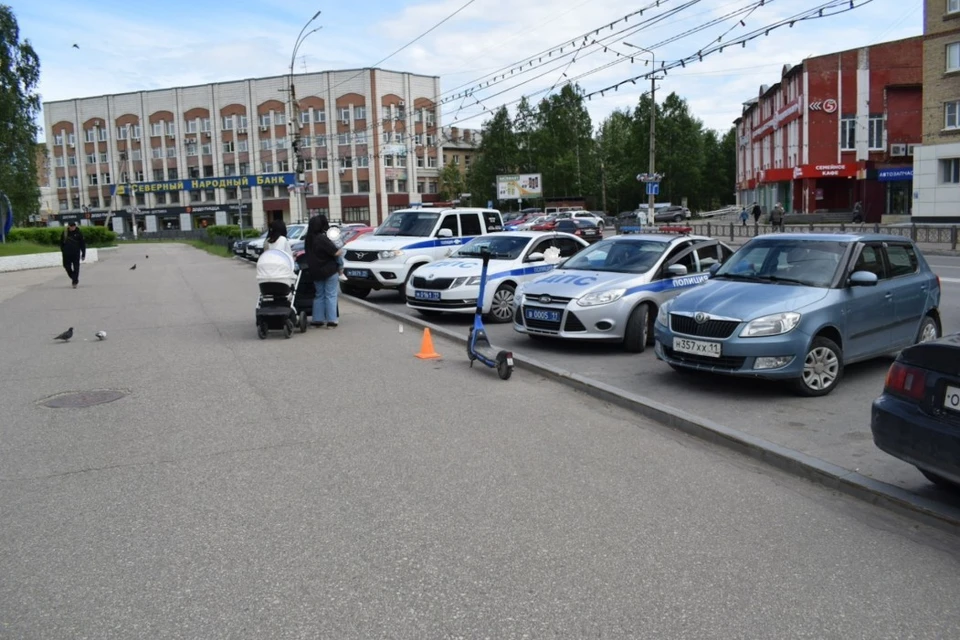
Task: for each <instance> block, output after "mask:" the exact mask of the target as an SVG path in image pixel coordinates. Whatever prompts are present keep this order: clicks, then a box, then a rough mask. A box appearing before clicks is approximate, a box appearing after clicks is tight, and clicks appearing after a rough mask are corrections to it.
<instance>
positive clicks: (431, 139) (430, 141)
mask: <svg viewBox="0 0 960 640" xmlns="http://www.w3.org/2000/svg"><path fill="white" fill-rule="evenodd" d="M436 141H437V139H436V138H435V137H434V136H431V135H429V134H428V135H427V146H428V147H432V146H434V144H435V143H436Z"/></svg>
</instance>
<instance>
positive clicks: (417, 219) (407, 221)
mask: <svg viewBox="0 0 960 640" xmlns="http://www.w3.org/2000/svg"><path fill="white" fill-rule="evenodd" d="M439 218H440V213H439V212H436V211H396V212H394V213H393V214H391V215H390V217H389V218H387V219H386V220H385V221H384V223H383V224H382V225H380V228H379V229H377V230H376V232H375V233H374V235H378V236H421V237H426V236H429V235H430V234H431V233H432V232H433V228H434V227H435V226H437V220H438V219H439Z"/></svg>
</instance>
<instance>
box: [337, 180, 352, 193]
mask: <svg viewBox="0 0 960 640" xmlns="http://www.w3.org/2000/svg"><path fill="white" fill-rule="evenodd" d="M340 193H353V180H341V181H340Z"/></svg>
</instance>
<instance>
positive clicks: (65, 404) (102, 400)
mask: <svg viewBox="0 0 960 640" xmlns="http://www.w3.org/2000/svg"><path fill="white" fill-rule="evenodd" d="M128 393H130V392H129V391H123V390H120V389H94V390H92V391H68V392H67V393H58V394H57V395H55V396H50V397H49V398H46V399H44V400H41V401H40V404H42V405H43V406H45V407H49V408H51V409H83V408H84V407H92V406H94V405H98V404H106V403H107V402H113V401H114V400H119V399H120V398H122V397H123V396H125V395H127V394H128Z"/></svg>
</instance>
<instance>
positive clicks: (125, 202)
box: [44, 69, 443, 232]
mask: <svg viewBox="0 0 960 640" xmlns="http://www.w3.org/2000/svg"><path fill="white" fill-rule="evenodd" d="M294 82H295V87H296V97H297V106H298V109H296V110H295V113H299V116H296V115H294V116H293V117H290V116H288V113H289V112H290V105H289V103H288V98H287V96H289V88H290V76H279V77H272V78H260V79H253V80H241V81H236V82H223V83H216V84H208V85H203V86H192V87H179V88H173V89H162V90H155V91H142V92H137V93H126V94H118V95H109V96H100V97H95V98H80V99H75V100H65V101H57V102H47V103H44V118H45V123H44V124H45V132H46V145H47V151H48V153H49V156H50V159H51V163H50V169H49V171H50V181H51V186H52V187H53V188H54V189H55V190H56V197H55V200H54V201H55V202H56V204H57V207H56V213H55V214H54V216H53V218H54V219H55V221H56V222H63V221H65V220H68V219H78V218H79V219H81V220H82V221H84V223H94V224H96V223H98V222H99V223H101V224H102V221H103V220H105V219H106V218H107V216H108V213H109V212H114V213H116V212H128V211H131V209H134V210H135V211H136V213H137V220H138V224H141V223H143V224H144V230H145V231H148V232H149V231H153V230H157V229H193V228H197V227H202V226H206V225H208V224H224V223H227V222H234V223H235V222H236V221H237V220H238V217H239V215H240V212H241V210H242V213H243V216H244V224H246V225H251V226H254V227H263V226H264V225H265V223H266V222H267V221H268V220H272V219H275V218H282V219H284V220H286V221H287V222H295V221H299V220H302V219H305V218H307V217H309V215H312V214H316V213H324V214H326V215H328V216H329V217H330V218H331V219H332V220H343V221H344V222H367V223H373V224H378V223H379V222H381V221H382V220H383V219H384V218H385V217H386V215H387V214H388V213H389V212H390V211H392V210H395V209H398V208H401V207H404V206H407V205H409V204H410V203H416V202H423V201H431V200H434V199H436V198H437V197H438V196H437V195H436V194H437V190H438V185H437V180H438V175H439V162H438V158H439V157H440V156H441V154H442V153H443V151H442V140H441V137H440V136H439V135H438V134H439V122H440V114H439V111H438V105H437V101H438V95H439V93H440V85H439V79H438V78H436V77H433V76H421V75H413V74H408V73H398V72H392V71H384V70H381V69H362V70H349V71H330V72H324V73H311V74H297V75H295V76H294ZM293 118H296V119H297V120H298V122H296V125H297V126H298V129H297V130H296V131H295V130H294V129H293V126H294V123H292V122H291V121H290V120H292V119H293ZM295 132H298V133H299V135H300V139H301V143H300V149H301V154H302V156H303V165H302V166H301V167H299V168H300V169H302V170H303V171H302V174H301V175H300V178H299V179H298V174H297V169H298V167H297V166H296V161H295V159H294V158H293V151H292V141H291V137H292V135H293V134H294V133H295ZM301 188H302V189H304V192H305V203H306V207H305V208H304V207H302V205H301V198H300V195H299V194H298V193H297V190H298V189H301ZM241 207H242V209H241ZM118 219H124V220H125V223H126V224H129V221H130V220H131V217H130V216H129V215H123V216H118V217H117V218H114V220H118Z"/></svg>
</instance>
